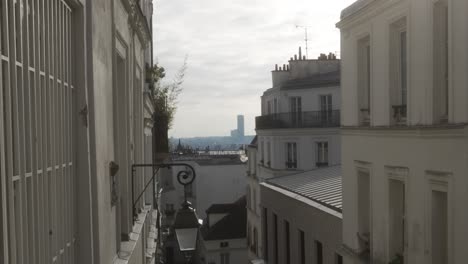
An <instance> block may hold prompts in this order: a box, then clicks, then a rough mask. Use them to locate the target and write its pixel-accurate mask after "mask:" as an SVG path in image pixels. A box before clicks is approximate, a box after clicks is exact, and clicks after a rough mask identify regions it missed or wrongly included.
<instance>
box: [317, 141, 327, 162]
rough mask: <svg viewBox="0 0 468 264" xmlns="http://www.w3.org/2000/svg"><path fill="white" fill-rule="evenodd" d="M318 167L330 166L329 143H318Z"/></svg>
mask: <svg viewBox="0 0 468 264" xmlns="http://www.w3.org/2000/svg"><path fill="white" fill-rule="evenodd" d="M316 165H317V167H322V166H328V142H317V162H316Z"/></svg>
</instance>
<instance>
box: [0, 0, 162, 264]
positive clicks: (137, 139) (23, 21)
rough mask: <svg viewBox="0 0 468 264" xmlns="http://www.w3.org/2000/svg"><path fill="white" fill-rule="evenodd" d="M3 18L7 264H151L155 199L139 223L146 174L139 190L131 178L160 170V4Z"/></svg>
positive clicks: (46, 5)
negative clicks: (156, 165) (155, 136)
mask: <svg viewBox="0 0 468 264" xmlns="http://www.w3.org/2000/svg"><path fill="white" fill-rule="evenodd" d="M0 12H1V15H0V18H1V22H0V28H1V31H0V32H1V37H0V39H1V44H0V51H1V64H0V74H1V75H0V80H1V82H0V98H1V100H0V109H1V110H0V146H1V148H0V202H1V211H0V227H1V228H0V237H1V242H0V262H1V263H9V264H20V263H22V264H25V263H44V264H45V263H146V261H147V260H151V258H152V256H151V252H152V251H154V245H153V244H154V243H148V241H150V242H151V240H148V241H147V238H148V237H149V234H150V231H153V232H154V228H151V225H152V224H154V221H153V220H152V215H153V214H152V206H151V202H152V199H146V200H145V199H143V200H140V201H139V202H138V203H137V204H136V208H137V209H138V210H137V212H136V215H135V216H134V215H133V212H132V199H131V195H132V186H133V188H134V189H133V192H134V193H136V194H138V193H139V192H141V191H142V190H143V183H144V176H145V175H144V172H145V171H143V170H141V171H140V170H139V171H137V177H136V180H135V182H134V184H132V183H131V177H130V171H131V170H130V169H131V165H132V164H134V163H143V162H144V161H145V160H152V158H151V157H150V156H151V155H152V151H151V150H149V149H148V146H147V144H145V139H146V140H148V137H151V127H152V125H153V124H152V122H151V117H150V116H151V114H152V113H150V112H151V111H152V108H153V107H152V105H151V102H148V96H149V91H148V89H145V71H146V66H147V64H148V65H151V54H152V52H150V50H151V38H152V36H151V31H150V26H149V24H148V21H151V16H152V1H150V0H141V1H134V0H118V1H112V0H93V1H89V0H4V1H1V2H0ZM145 113H146V115H145ZM149 147H150V148H151V145H150V146H149ZM146 197H148V196H146ZM147 252H149V255H148V256H149V258H148V259H147Z"/></svg>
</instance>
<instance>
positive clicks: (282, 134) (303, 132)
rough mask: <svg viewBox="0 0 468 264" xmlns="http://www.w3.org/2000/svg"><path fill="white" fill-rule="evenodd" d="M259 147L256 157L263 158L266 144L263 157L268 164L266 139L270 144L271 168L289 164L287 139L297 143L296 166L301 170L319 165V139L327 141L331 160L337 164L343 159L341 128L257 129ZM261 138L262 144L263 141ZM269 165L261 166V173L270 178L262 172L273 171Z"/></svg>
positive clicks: (261, 175) (262, 175) (262, 176)
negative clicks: (287, 159)
mask: <svg viewBox="0 0 468 264" xmlns="http://www.w3.org/2000/svg"><path fill="white" fill-rule="evenodd" d="M257 134H258V142H259V151H258V154H257V155H258V156H257V160H258V161H260V160H262V157H261V154H262V148H265V150H264V155H265V157H264V158H263V160H264V164H267V162H268V161H269V160H268V154H267V147H266V146H267V142H270V146H271V150H270V152H271V154H270V155H271V161H270V162H271V168H273V169H277V170H284V169H285V168H286V163H285V162H286V157H287V156H286V155H287V151H286V143H288V142H296V144H297V166H298V167H297V168H298V170H310V169H313V168H315V167H316V160H317V142H328V163H329V165H337V164H340V162H341V148H340V147H341V136H340V131H339V128H315V129H306V128H299V129H276V130H273V129H271V130H258V131H257ZM262 142H264V143H263V145H262ZM268 170H269V169H268V168H264V167H261V168H259V172H258V175H259V177H261V178H265V177H266V178H268V177H269V176H265V174H264V173H263V172H265V171H266V173H268V174H270V173H269V172H268Z"/></svg>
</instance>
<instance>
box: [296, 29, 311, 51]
mask: <svg viewBox="0 0 468 264" xmlns="http://www.w3.org/2000/svg"><path fill="white" fill-rule="evenodd" d="M296 28H303V29H304V33H305V38H304V40H305V44H306V59H309V46H308V43H309V38H308V36H307V29H308V28H310V26H301V25H296Z"/></svg>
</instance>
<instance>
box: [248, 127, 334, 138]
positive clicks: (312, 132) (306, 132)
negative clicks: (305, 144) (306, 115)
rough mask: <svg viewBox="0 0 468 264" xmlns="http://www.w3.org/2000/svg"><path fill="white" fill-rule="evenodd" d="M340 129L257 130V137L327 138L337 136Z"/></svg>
mask: <svg viewBox="0 0 468 264" xmlns="http://www.w3.org/2000/svg"><path fill="white" fill-rule="evenodd" d="M340 130H341V129H340V127H324V128H280V129H278V128H276V129H257V130H256V132H257V135H258V136H283V137H287V136H320V135H323V136H328V135H339V134H340Z"/></svg>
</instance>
